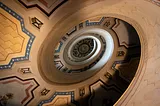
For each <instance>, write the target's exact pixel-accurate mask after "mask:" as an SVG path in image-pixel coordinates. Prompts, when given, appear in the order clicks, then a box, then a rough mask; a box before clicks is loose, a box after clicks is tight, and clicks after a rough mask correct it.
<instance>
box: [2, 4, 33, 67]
mask: <svg viewBox="0 0 160 106" xmlns="http://www.w3.org/2000/svg"><path fill="white" fill-rule="evenodd" d="M34 39H35V36H34V35H33V34H32V33H31V32H29V31H28V30H27V29H26V28H25V25H24V21H23V18H22V17H21V16H19V15H18V14H17V13H16V12H14V11H13V10H11V9H10V8H8V7H7V6H6V5H4V4H3V3H1V2H0V45H1V46H0V69H8V68H11V67H12V65H13V64H14V62H18V61H23V60H28V59H29V55H30V50H31V46H32V43H33V41H34Z"/></svg>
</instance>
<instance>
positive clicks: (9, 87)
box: [0, 76, 39, 106]
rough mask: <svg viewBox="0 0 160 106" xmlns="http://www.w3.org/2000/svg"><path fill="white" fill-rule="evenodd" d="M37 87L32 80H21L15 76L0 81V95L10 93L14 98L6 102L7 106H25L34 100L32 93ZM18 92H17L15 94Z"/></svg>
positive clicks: (35, 82)
mask: <svg viewBox="0 0 160 106" xmlns="http://www.w3.org/2000/svg"><path fill="white" fill-rule="evenodd" d="M38 86H39V84H38V83H37V81H36V80H35V79H34V78H30V79H24V80H23V79H21V78H19V77H16V76H11V77H6V78H1V79H0V89H3V90H0V95H5V94H6V93H12V94H13V95H14V96H13V98H12V99H11V100H10V101H9V102H8V104H7V106H11V105H12V106H21V105H23V106H26V105H27V104H28V103H29V102H30V101H31V100H32V99H34V94H33V91H34V90H35V89H36V88H37V87H38ZM17 90H18V92H17Z"/></svg>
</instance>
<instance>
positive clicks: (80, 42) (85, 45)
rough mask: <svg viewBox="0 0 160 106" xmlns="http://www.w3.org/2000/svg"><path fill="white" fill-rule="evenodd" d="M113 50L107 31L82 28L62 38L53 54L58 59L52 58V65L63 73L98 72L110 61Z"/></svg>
mask: <svg viewBox="0 0 160 106" xmlns="http://www.w3.org/2000/svg"><path fill="white" fill-rule="evenodd" d="M106 45H107V46H106ZM113 49H114V43H113V39H112V36H111V35H110V33H109V32H108V31H106V30H104V29H101V28H83V29H82V30H79V31H76V32H75V33H74V34H72V36H69V38H68V39H65V36H63V37H62V39H61V41H60V43H58V44H57V47H56V49H55V52H54V57H56V56H58V57H59V58H54V63H55V66H56V68H57V69H58V70H59V71H61V72H65V73H79V72H84V71H92V70H98V69H100V68H102V67H103V66H104V65H105V63H106V62H107V61H108V60H109V59H110V57H111V56H112V52H113ZM102 62H103V63H102Z"/></svg>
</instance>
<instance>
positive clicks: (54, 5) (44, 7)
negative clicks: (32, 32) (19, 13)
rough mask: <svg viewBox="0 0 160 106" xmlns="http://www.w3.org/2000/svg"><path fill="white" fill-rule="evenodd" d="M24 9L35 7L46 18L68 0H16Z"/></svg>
mask: <svg viewBox="0 0 160 106" xmlns="http://www.w3.org/2000/svg"><path fill="white" fill-rule="evenodd" d="M18 1H19V2H20V3H21V4H22V5H23V6H25V7H26V8H34V7H37V8H38V9H40V10H41V11H42V12H43V13H44V14H46V15H47V16H48V17H49V16H50V15H51V14H52V13H53V12H54V11H56V10H57V9H58V8H59V7H60V6H61V5H63V4H64V3H66V2H67V1H68V0H18Z"/></svg>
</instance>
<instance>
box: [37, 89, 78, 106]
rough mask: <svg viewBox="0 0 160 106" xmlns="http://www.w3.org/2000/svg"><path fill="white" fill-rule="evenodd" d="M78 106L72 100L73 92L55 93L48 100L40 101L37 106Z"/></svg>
mask: <svg viewBox="0 0 160 106" xmlns="http://www.w3.org/2000/svg"><path fill="white" fill-rule="evenodd" d="M42 105H43V106H78V105H77V103H76V101H75V100H74V92H73V91H69V92H55V93H54V94H53V95H52V97H51V98H50V99H48V100H43V101H41V102H40V103H39V104H38V106H42Z"/></svg>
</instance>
